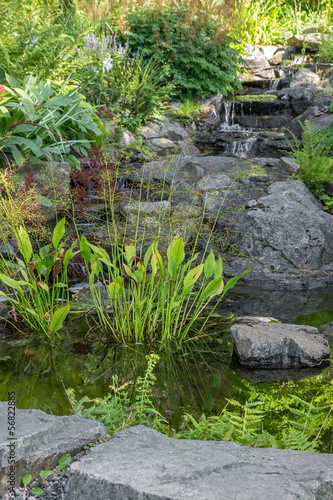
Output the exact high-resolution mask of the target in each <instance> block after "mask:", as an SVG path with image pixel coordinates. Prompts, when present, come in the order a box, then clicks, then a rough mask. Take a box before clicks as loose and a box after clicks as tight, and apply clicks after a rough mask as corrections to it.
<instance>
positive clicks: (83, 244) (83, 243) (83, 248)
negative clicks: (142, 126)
mask: <svg viewBox="0 0 333 500" xmlns="http://www.w3.org/2000/svg"><path fill="white" fill-rule="evenodd" d="M80 252H81V255H82V257H83V259H84V261H85V263H86V265H88V263H89V261H90V256H91V248H90V246H89V243H88V240H87V238H86V237H85V236H84V234H83V235H82V236H81V240H80Z"/></svg>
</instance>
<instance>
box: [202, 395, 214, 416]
mask: <svg viewBox="0 0 333 500" xmlns="http://www.w3.org/2000/svg"><path fill="white" fill-rule="evenodd" d="M214 403H215V400H214V398H213V396H212V395H211V394H209V392H207V391H205V394H204V397H203V405H204V407H205V409H206V410H207V411H212V409H213V407H214Z"/></svg>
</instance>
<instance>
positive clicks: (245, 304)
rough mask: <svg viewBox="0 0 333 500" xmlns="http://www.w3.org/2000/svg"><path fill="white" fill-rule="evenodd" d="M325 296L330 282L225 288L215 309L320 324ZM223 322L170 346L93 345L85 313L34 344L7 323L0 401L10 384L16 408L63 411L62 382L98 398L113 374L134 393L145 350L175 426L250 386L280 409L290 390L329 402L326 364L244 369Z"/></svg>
mask: <svg viewBox="0 0 333 500" xmlns="http://www.w3.org/2000/svg"><path fill="white" fill-rule="evenodd" d="M332 298H333V290H331V289H325V290H315V291H310V292H309V291H308V292H294V293H290V292H288V293H287V292H267V293H266V292H263V291H258V290H249V289H245V288H238V289H236V290H235V289H234V290H233V293H229V294H228V295H227V297H226V299H225V300H224V302H223V303H222V305H221V306H220V309H219V311H218V312H219V313H220V314H226V313H228V314H230V313H233V314H238V315H239V314H241V315H258V316H270V317H274V318H276V319H279V320H280V321H282V322H288V323H295V324H307V325H311V326H316V327H320V326H321V325H323V324H324V323H327V322H330V321H333V307H329V306H331V305H332V303H333V301H332ZM229 327H230V321H227V320H224V319H221V318H216V319H215V318H213V319H212V320H211V322H210V324H209V326H208V328H207V330H206V337H205V339H204V340H203V341H202V342H200V343H195V344H194V343H192V344H188V345H186V344H185V345H184V347H182V348H179V349H174V350H171V349H166V348H165V347H164V346H161V345H159V344H156V346H153V347H145V346H143V345H135V346H128V347H122V346H118V345H117V346H104V347H100V346H98V343H97V342H96V341H95V340H94V339H93V340H92V339H89V335H88V337H87V335H86V334H87V332H88V330H89V325H88V323H87V321H86V320H85V318H84V317H82V318H80V319H78V320H76V321H75V322H72V323H69V324H68V326H67V332H66V334H65V335H64V339H63V340H62V341H61V342H59V344H58V345H57V346H52V345H50V344H48V343H41V344H40V343H39V344H36V342H34V339H33V337H32V338H30V339H29V338H22V337H20V336H19V335H18V334H16V333H14V332H12V331H9V330H8V329H6V331H3V332H2V335H1V336H0V348H1V351H0V358H1V360H0V400H6V399H7V392H8V391H15V393H16V403H17V406H18V407H19V408H22V409H24V408H36V409H40V410H43V411H46V412H47V413H51V414H55V415H66V414H69V413H70V404H69V402H68V400H67V398H66V395H65V392H64V387H66V388H69V387H71V388H73V389H74V391H75V394H76V397H77V399H80V398H82V397H83V396H84V395H87V396H88V397H90V398H96V397H102V396H104V395H106V394H107V393H108V392H110V389H109V385H110V384H111V383H112V376H113V375H117V376H118V377H119V382H120V383H125V382H132V385H130V386H129V392H130V393H132V395H133V394H134V391H135V380H136V378H137V377H138V376H142V375H143V374H144V371H145V368H146V359H145V355H146V354H148V353H149V352H155V353H157V354H158V355H159V356H160V362H159V363H158V365H157V367H156V370H155V375H156V377H157V381H156V384H155V386H154V389H153V400H154V405H155V407H156V409H158V410H159V411H160V412H161V413H162V414H163V415H164V416H165V417H166V418H167V419H168V421H169V422H170V425H171V427H172V428H173V429H175V430H176V431H177V430H178V429H179V428H180V427H181V425H182V416H183V415H184V414H186V413H189V414H191V415H193V416H194V417H195V418H199V417H200V415H202V414H203V413H204V414H206V415H213V414H219V413H220V411H221V409H222V408H223V407H224V405H225V404H226V402H227V399H230V398H233V399H236V400H238V401H240V402H241V403H244V402H245V400H246V399H247V398H248V397H249V395H250V394H252V395H253V394H254V393H256V394H257V395H260V396H261V397H263V398H264V400H265V401H266V402H267V407H268V408H273V409H274V406H276V408H278V407H279V405H280V409H281V408H282V407H284V408H286V405H287V403H286V401H287V402H288V401H289V402H290V403H292V399H291V395H296V396H298V397H300V398H301V399H304V400H306V401H310V400H311V398H312V397H317V398H318V397H320V395H321V394H322V395H323V404H330V405H331V404H332V400H333V367H332V366H328V367H326V368H323V369H313V370H293V371H284V372H282V371H281V372H279V371H276V370H268V371H267V370H266V371H262V370H261V371H258V370H251V371H249V370H244V369H243V368H241V367H240V366H239V364H238V363H237V361H236V360H235V359H234V358H233V356H232V351H233V345H232V340H231V335H230V332H229V330H228V328H229ZM87 339H88V340H87ZM332 347H333V346H332ZM285 414H286V413H285V412H282V415H285ZM279 418H281V415H280V416H279V415H278V413H274V411H273V414H271V416H270V419H271V422H270V425H271V427H272V428H273V427H274V425H276V426H278V425H279V424H278V422H279ZM274 419H275V420H274ZM324 445H325V448H324V450H325V451H332V447H333V428H329V429H327V430H326V431H325V436H324Z"/></svg>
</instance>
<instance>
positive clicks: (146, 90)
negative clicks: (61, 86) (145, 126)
mask: <svg viewBox="0 0 333 500" xmlns="http://www.w3.org/2000/svg"><path fill="white" fill-rule="evenodd" d="M85 41H86V43H85V46H84V48H83V49H82V50H81V51H80V52H79V54H80V59H81V61H84V65H83V66H82V67H81V68H80V70H78V71H77V73H76V74H75V76H76V77H77V79H78V80H79V82H80V85H81V88H82V92H83V93H84V95H85V96H86V97H87V99H88V100H89V102H91V103H93V104H94V105H106V106H108V107H110V108H111V110H112V111H113V112H114V113H116V114H117V115H118V116H121V117H122V116H124V117H126V116H128V114H130V115H132V116H134V117H135V118H139V119H140V120H142V121H145V120H146V119H147V118H148V117H149V116H150V115H152V114H154V113H161V112H162V111H163V110H164V109H165V103H166V102H167V101H169V99H170V98H171V96H172V85H171V83H168V82H167V81H166V75H167V72H168V69H167V67H164V68H161V67H160V65H159V64H158V62H157V61H155V60H154V58H151V59H150V60H148V61H145V62H144V61H142V59H141V54H140V50H139V49H137V50H136V52H133V51H132V50H131V49H130V46H129V44H128V42H126V43H125V44H124V45H121V43H117V40H116V39H115V38H113V37H112V36H110V37H105V36H103V37H102V38H98V37H97V38H96V37H95V36H94V35H86V37H85ZM138 126H140V121H139V122H138Z"/></svg>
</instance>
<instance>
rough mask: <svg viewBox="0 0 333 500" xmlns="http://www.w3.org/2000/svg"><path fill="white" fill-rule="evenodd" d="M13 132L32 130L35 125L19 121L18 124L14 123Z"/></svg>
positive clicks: (34, 128)
mask: <svg viewBox="0 0 333 500" xmlns="http://www.w3.org/2000/svg"><path fill="white" fill-rule="evenodd" d="M14 130H15V132H18V133H19V132H32V131H34V130H36V127H35V126H34V125H30V124H28V123H21V124H20V125H16V127H15V129H14Z"/></svg>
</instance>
